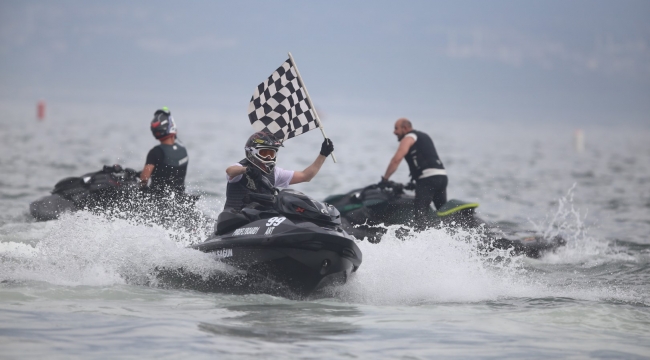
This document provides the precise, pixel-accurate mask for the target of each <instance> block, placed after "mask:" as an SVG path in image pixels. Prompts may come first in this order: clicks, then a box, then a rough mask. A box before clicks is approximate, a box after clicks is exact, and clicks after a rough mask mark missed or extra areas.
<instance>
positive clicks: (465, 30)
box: [0, 0, 650, 124]
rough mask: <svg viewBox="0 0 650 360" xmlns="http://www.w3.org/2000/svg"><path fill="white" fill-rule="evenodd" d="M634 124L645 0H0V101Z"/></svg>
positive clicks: (646, 63) (643, 87)
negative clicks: (275, 98)
mask: <svg viewBox="0 0 650 360" xmlns="http://www.w3.org/2000/svg"><path fill="white" fill-rule="evenodd" d="M287 51H291V52H292V53H293V55H294V57H295V58H296V62H297V63H298V65H299V67H300V71H301V73H302V75H303V77H304V80H305V83H306V84H307V86H308V88H309V92H310V94H311V95H312V97H313V100H314V102H315V103H316V105H317V106H318V107H319V108H320V109H321V111H323V112H325V113H331V114H348V115H350V114H352V115H354V114H364V115H370V116H400V115H405V116H410V117H413V118H431V119H436V118H445V119H451V120H455V119H458V120H462V119H473V120H476V119H479V120H486V121H491V120H498V119H506V120H516V121H535V122H543V121H553V122H566V121H571V122H575V123H577V124H581V123H610V124H614V123H617V122H622V123H640V124H650V1H606V2H603V1H593V0H589V1H568V0H562V1H520V0H517V1H445V2H442V1H440V2H437V1H404V0H402V1H370V0H368V1H318V2H317V1H223V2H220V1H204V2H203V1H182V2H180V1H179V2H170V1H165V2H163V1H146V2H145V1H106V2H102V1H24V0H20V1H4V0H2V1H0V99H1V100H3V101H5V102H12V101H15V102H20V101H23V102H30V101H34V102H35V101H36V100H37V99H40V98H44V99H47V100H48V101H50V102H52V101H54V102H56V101H60V102H85V103H104V104H130V105H134V104H135V105H145V106H149V105H150V106H152V108H154V107H159V106H162V105H161V104H164V105H167V106H170V107H173V106H180V105H183V106H196V107H197V108H198V107H200V108H218V109H219V110H220V111H226V112H241V113H242V114H245V111H246V109H247V106H248V101H249V99H250V96H251V95H252V93H253V90H254V88H255V86H256V85H257V84H258V83H260V82H261V81H263V80H264V79H265V78H266V77H267V76H269V75H270V74H271V72H273V70H275V68H276V67H278V66H279V65H280V64H281V63H282V62H283V61H284V60H285V59H286V57H287V56H286V53H287Z"/></svg>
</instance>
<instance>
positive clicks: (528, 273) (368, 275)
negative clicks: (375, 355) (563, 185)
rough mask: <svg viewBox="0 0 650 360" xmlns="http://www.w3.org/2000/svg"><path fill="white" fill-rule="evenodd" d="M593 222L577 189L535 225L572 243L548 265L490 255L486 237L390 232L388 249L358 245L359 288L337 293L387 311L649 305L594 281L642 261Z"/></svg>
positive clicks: (629, 291)
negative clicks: (535, 301)
mask: <svg viewBox="0 0 650 360" xmlns="http://www.w3.org/2000/svg"><path fill="white" fill-rule="evenodd" d="M585 218H586V216H581V215H580V212H579V211H578V210H577V209H575V208H574V206H573V188H571V189H570V190H569V191H568V193H567V195H566V196H565V197H563V198H561V199H559V201H558V207H557V210H556V212H554V213H552V214H551V215H550V216H548V217H547V219H546V221H545V222H543V223H540V224H534V225H535V226H536V229H537V230H538V233H541V234H543V235H544V236H545V237H546V238H552V237H554V236H562V237H563V238H564V239H565V240H566V241H567V245H566V246H565V247H561V248H560V249H558V250H556V251H555V252H550V253H546V254H545V255H544V256H543V257H542V258H541V259H529V258H526V257H524V256H523V255H522V256H513V255H511V254H510V253H509V251H502V250H494V251H492V252H488V251H485V250H484V249H483V248H482V246H481V244H484V242H485V235H483V234H482V232H481V231H464V230H458V229H450V228H443V229H429V230H427V231H423V232H421V233H415V232H412V233H411V235H410V236H408V238H407V239H400V238H399V237H397V236H396V235H395V232H396V231H398V229H399V227H389V231H388V233H387V234H386V235H384V237H383V238H382V240H381V242H380V243H378V244H371V243H369V242H367V241H360V242H359V243H358V245H359V247H360V249H361V251H362V252H363V264H362V266H361V268H360V269H359V270H358V271H357V273H356V274H355V276H354V277H353V279H352V281H350V282H349V283H348V284H347V285H345V286H344V287H342V288H340V289H337V290H335V291H334V293H335V294H336V295H335V296H337V297H340V298H341V299H343V300H345V301H352V302H362V303H371V304H384V305H386V304H388V305H405V304H421V303H431V302H434V303H438V302H480V301H498V300H500V299H505V298H546V297H549V298H551V297H554V298H563V297H566V298H573V299H583V300H614V301H623V302H633V303H638V302H641V303H648V302H649V299H648V297H647V294H642V293H640V292H639V291H638V290H636V289H634V288H631V287H619V286H616V285H614V284H611V283H610V282H608V281H607V279H599V278H598V276H593V274H590V273H589V271H590V270H591V269H592V268H594V267H596V266H599V265H602V264H608V263H611V262H620V261H636V259H634V258H632V257H631V256H630V255H627V254H626V253H625V252H622V251H618V250H616V249H614V248H612V247H611V246H610V245H609V244H608V242H606V241H604V240H597V239H596V238H594V237H592V236H590V235H589V233H588V231H587V230H588V229H587V228H586V227H585V225H584V224H585V222H584V220H585ZM565 264H566V265H567V266H571V267H575V266H576V265H579V268H577V269H579V270H580V272H579V271H574V273H573V274H567V273H566V272H564V271H561V272H557V271H556V270H557V269H554V268H549V266H553V265H555V266H557V265H560V266H562V265H565ZM567 275H568V277H567Z"/></svg>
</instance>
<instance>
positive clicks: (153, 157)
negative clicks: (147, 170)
mask: <svg viewBox="0 0 650 360" xmlns="http://www.w3.org/2000/svg"><path fill="white" fill-rule="evenodd" d="M164 156H165V154H164V152H163V150H162V149H161V148H160V147H158V146H156V147H155V148H153V149H151V150H149V154H147V162H146V164H145V165H159V164H161V163H162V160H163V157H164Z"/></svg>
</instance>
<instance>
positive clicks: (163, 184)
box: [140, 107, 189, 196]
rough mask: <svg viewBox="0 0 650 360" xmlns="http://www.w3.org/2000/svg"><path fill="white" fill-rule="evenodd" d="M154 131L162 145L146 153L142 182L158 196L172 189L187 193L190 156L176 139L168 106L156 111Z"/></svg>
mask: <svg viewBox="0 0 650 360" xmlns="http://www.w3.org/2000/svg"><path fill="white" fill-rule="evenodd" d="M151 132H152V133H153V136H154V137H155V138H156V139H157V140H158V141H160V145H157V146H155V147H154V148H153V149H151V150H150V151H149V154H147V162H146V164H145V166H144V170H142V172H141V173H140V184H141V185H142V187H147V186H148V187H147V190H148V191H151V192H152V193H153V194H155V195H158V196H159V195H164V194H165V193H169V192H174V193H177V194H184V193H185V175H186V174H187V164H188V162H189V157H188V155H187V150H185V147H184V146H183V145H181V144H180V142H178V141H177V140H176V123H174V118H173V117H172V113H171V112H170V111H169V109H168V108H167V107H163V108H162V109H160V110H156V112H155V113H154V114H153V120H151ZM150 180H151V183H149V181H150Z"/></svg>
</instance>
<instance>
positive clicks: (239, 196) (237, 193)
mask: <svg viewBox="0 0 650 360" xmlns="http://www.w3.org/2000/svg"><path fill="white" fill-rule="evenodd" d="M239 163H240V164H241V165H242V166H255V165H252V164H251V163H250V162H249V161H248V160H247V159H244V160H242V161H240V162H239ZM262 176H264V177H265V178H267V179H268V180H269V182H270V183H271V185H273V186H275V169H273V170H272V171H271V173H270V174H265V173H262ZM250 192H259V190H258V189H257V184H255V181H254V180H253V179H251V178H250V177H249V176H248V175H246V174H243V175H242V177H241V179H239V181H236V182H232V183H231V182H229V183H228V185H227V186H226V205H225V206H224V210H226V209H235V210H240V209H241V208H242V207H243V206H244V197H246V195H248V194H249V193H250Z"/></svg>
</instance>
